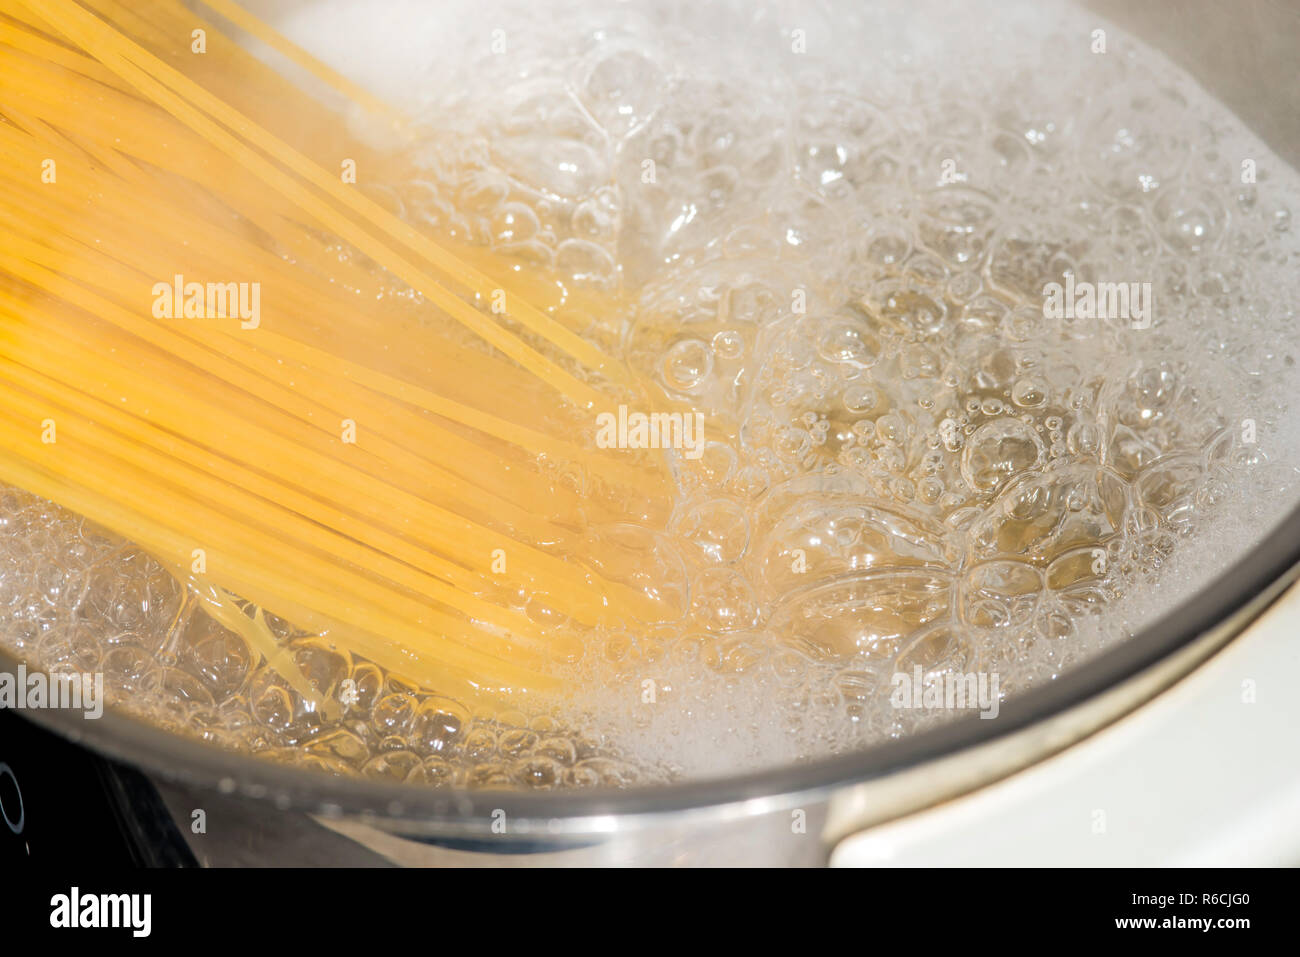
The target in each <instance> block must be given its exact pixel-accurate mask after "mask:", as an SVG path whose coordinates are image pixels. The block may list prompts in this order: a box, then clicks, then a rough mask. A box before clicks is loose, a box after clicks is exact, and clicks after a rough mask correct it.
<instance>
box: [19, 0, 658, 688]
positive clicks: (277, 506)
mask: <svg viewBox="0 0 1300 957" xmlns="http://www.w3.org/2000/svg"><path fill="white" fill-rule="evenodd" d="M209 6H210V7H211V8H212V10H213V11H214V12H215V13H216V14H217V15H218V16H219V17H220V18H222V19H223V20H224V21H226V22H229V23H232V24H234V26H235V27H236V28H237V29H238V30H240V31H244V32H247V33H249V34H251V35H252V36H254V37H256V39H257V40H258V41H260V42H262V43H265V44H267V45H268V46H269V47H270V48H271V49H273V50H274V51H276V54H277V55H279V56H282V57H284V58H286V59H287V60H288V61H290V62H291V63H293V64H294V65H295V67H296V68H298V69H300V70H302V71H305V73H306V74H308V75H310V76H311V77H312V78H314V80H318V81H321V82H323V83H324V84H326V85H327V86H328V87H329V89H330V90H331V91H332V95H339V96H341V97H342V98H343V100H344V101H345V102H346V104H347V105H348V108H349V109H352V110H362V111H364V112H365V113H366V114H367V115H368V116H369V117H370V118H371V120H372V121H373V122H374V123H375V124H378V125H379V126H382V127H384V128H385V129H387V130H389V131H390V132H391V133H392V135H393V136H394V137H395V138H396V139H397V140H398V141H400V140H401V139H402V138H403V137H409V136H410V135H411V132H410V130H409V128H407V126H406V124H405V121H404V120H403V118H402V117H400V116H399V115H398V114H396V112H395V111H393V110H391V109H389V108H388V107H386V106H385V105H384V104H382V103H380V102H378V101H376V100H375V99H374V98H373V97H371V96H370V95H369V94H367V93H365V92H364V91H361V90H359V89H357V88H356V87H354V86H353V85H351V84H350V83H349V82H348V81H346V80H345V79H343V78H342V77H339V76H338V75H337V74H334V73H333V72H332V71H330V70H329V69H328V68H326V67H324V66H322V65H320V64H318V63H316V62H315V61H314V60H312V59H311V58H310V57H309V56H307V55H306V54H305V53H303V52H302V51H300V50H297V49H296V48H294V47H293V46H292V45H290V44H289V43H288V42H287V41H285V40H283V38H281V37H279V36H278V35H277V34H275V33H274V31H272V30H270V28H268V27H266V26H265V25H264V24H262V23H261V22H260V21H258V20H256V19H255V18H253V17H252V16H251V15H249V14H248V13H247V12H245V11H243V10H242V9H241V8H239V7H238V6H236V5H234V4H233V3H231V2H229V0H215V2H211V3H209ZM199 29H201V30H203V31H205V33H206V38H207V40H206V44H207V46H206V50H205V51H204V52H203V53H202V54H201V55H196V54H193V53H191V52H188V51H190V46H189V44H190V42H191V38H192V37H193V36H194V35H195V34H194V31H196V30H199ZM234 32H236V31H234V30H232V31H230V33H229V34H228V33H227V32H224V31H223V30H222V29H221V28H219V27H218V26H217V25H215V22H214V21H209V20H201V19H199V17H198V16H196V14H195V13H193V12H192V11H190V10H189V9H187V8H186V7H185V6H184V5H183V4H181V3H178V2H172V0H150V2H144V3H134V4H132V5H131V6H130V7H129V8H128V7H126V6H125V5H123V4H118V3H115V2H113V0H84V2H81V3H78V2H74V0H4V2H3V3H2V4H0V180H2V181H3V187H2V188H0V231H2V238H0V480H3V481H5V482H8V483H11V484H14V485H18V486H21V487H24V488H26V489H28V490H30V491H32V492H34V493H36V494H38V495H41V496H44V497H46V498H49V499H51V500H52V501H55V502H57V503H59V504H62V505H64V506H66V507H68V508H70V509H72V510H74V511H76V512H79V513H81V514H83V515H85V516H86V517H88V518H90V519H92V520H93V521H95V522H96V523H98V524H100V525H102V526H104V527H106V528H108V529H110V530H112V531H114V532H116V533H118V534H120V535H122V536H123V537H125V538H128V539H131V540H133V541H135V542H136V543H138V544H139V545H141V546H142V547H144V548H146V549H147V550H148V551H150V552H151V553H153V554H154V555H155V556H157V557H158V558H159V560H160V561H162V562H163V563H164V564H165V565H167V566H168V567H169V568H172V569H174V570H175V571H176V573H177V574H178V575H180V576H182V577H191V578H193V579H194V580H195V584H196V586H201V587H202V588H204V589H206V590H207V593H208V594H233V595H238V596H240V597H241V598H243V599H246V600H247V601H249V602H251V603H252V604H253V605H255V606H257V607H258V608H265V609H266V610H268V611H270V612H273V613H274V614H276V615H277V616H279V617H281V618H283V619H286V620H288V621H291V622H293V623H294V624H295V625H297V626H298V627H300V628H305V629H309V630H312V631H317V632H320V633H322V634H324V635H326V636H328V638H329V640H331V641H334V642H335V643H336V644H338V645H339V646H340V647H343V648H346V649H347V650H348V651H350V652H351V653H353V654H355V655H357V656H360V657H363V658H366V659H369V660H371V661H373V662H375V663H376V664H379V665H380V666H382V667H385V668H388V669H390V670H392V671H394V672H396V673H398V674H400V675H402V676H404V677H406V678H407V679H409V680H411V681H413V682H415V683H416V684H419V685H421V686H424V687H427V688H430V689H433V690H437V691H439V692H440V693H443V694H449V695H452V696H455V697H459V698H460V699H461V700H463V701H465V702H467V703H470V704H474V705H480V706H483V707H495V706H497V705H499V704H500V703H501V702H502V700H503V699H506V698H510V699H512V701H513V700H515V699H517V698H518V697H519V696H521V695H523V696H532V695H554V694H556V693H558V692H560V691H561V690H562V689H561V688H560V686H559V684H558V682H557V681H556V679H555V678H554V677H553V675H552V673H551V672H552V670H553V666H554V665H555V663H556V662H558V661H563V660H566V659H568V658H571V657H572V656H574V655H576V654H579V653H581V642H582V640H583V636H584V635H585V634H586V633H587V631H589V630H590V629H591V628H592V627H593V626H597V625H600V624H604V623H610V622H621V621H629V620H632V621H636V620H645V621H655V620H660V619H661V618H662V617H663V610H662V608H661V607H660V603H661V600H660V597H659V596H658V595H657V594H656V593H655V592H654V590H653V588H649V589H647V588H645V587H643V586H642V584H641V583H639V582H638V578H637V575H636V571H637V569H636V567H635V562H636V557H635V556H630V557H629V556H627V555H625V554H623V553H622V552H621V551H620V550H619V549H618V548H616V547H612V546H608V545H607V544H606V543H605V541H604V540H603V539H600V538H599V537H595V536H593V535H592V534H591V528H592V527H593V525H599V524H604V523H610V522H618V521H624V520H632V521H638V522H644V521H647V520H651V519H652V518H653V517H655V516H659V517H662V515H663V512H664V509H665V507H666V502H667V497H668V492H667V483H666V479H665V475H664V473H663V468H662V464H661V463H660V462H658V461H657V460H655V459H654V458H649V457H642V458H628V457H626V456H622V457H621V456H620V455H619V454H618V453H613V454H611V453H606V452H603V451H597V450H593V449H592V448H590V447H589V446H588V445H586V444H584V443H583V442H582V441H581V440H577V441H575V438H574V436H575V435H580V434H581V433H582V432H583V431H584V430H585V429H587V426H588V423H589V421H590V413H591V410H592V409H593V408H595V407H596V406H597V405H604V406H606V407H608V406H609V405H610V404H613V403H614V402H616V401H620V400H626V397H627V396H630V395H632V396H636V395H640V396H644V395H645V394H646V392H645V390H646V387H645V386H644V385H643V384H641V383H639V382H638V381H637V380H636V379H635V377H634V376H633V375H632V374H631V373H630V372H629V371H628V370H627V369H626V368H625V367H623V366H622V365H621V364H620V363H619V362H617V361H616V360H614V359H612V358H610V357H609V356H607V355H605V354H604V353H603V352H601V351H600V350H599V349H598V348H596V347H595V346H594V345H593V344H592V343H591V342H589V341H588V340H587V339H586V338H584V337H582V336H579V335H578V334H577V333H576V331H575V329H576V328H577V327H578V326H579V325H580V324H581V322H582V320H581V319H580V318H575V317H574V316H572V315H568V316H566V314H565V310H564V308H563V307H564V305H565V304H566V303H568V302H576V301H577V299H578V298H582V299H583V310H582V311H584V312H587V313H590V312H592V311H595V310H599V309H600V308H608V309H618V308H620V303H619V301H618V299H617V297H614V296H611V297H607V298H606V299H604V300H601V299H599V298H594V297H593V296H591V294H589V293H584V294H581V297H577V296H573V297H571V295H570V294H569V293H568V292H567V291H566V292H565V293H564V294H563V295H561V296H560V297H559V298H558V299H556V300H553V301H551V302H546V303H543V304H540V305H535V304H533V303H531V302H529V301H528V299H527V298H526V297H525V296H524V295H523V294H521V290H524V289H528V290H533V291H536V290H546V289H554V288H555V286H556V284H555V283H554V282H551V281H549V280H548V279H547V278H546V277H538V276H536V275H535V274H531V273H529V272H528V271H527V270H524V269H520V268H516V267H515V266H513V265H511V264H506V263H499V262H495V261H493V260H491V259H490V258H487V257H485V256H484V255H483V253H482V252H481V251H472V252H471V251H468V250H465V251H463V252H464V253H465V255H459V254H458V251H457V250H455V249H452V248H449V247H448V246H446V245H445V244H444V243H440V242H437V241H435V240H434V239H433V238H432V237H430V236H428V235H426V234H425V233H423V232H420V231H419V230H417V229H415V228H414V227H413V226H411V225H410V224H409V223H407V222H405V221H404V220H403V219H401V218H400V217H399V216H397V215H395V214H394V213H393V212H392V211H390V210H388V209H386V208H384V206H383V205H381V204H380V203H378V202H376V201H374V200H373V199H371V198H369V197H368V196H367V195H366V193H365V192H364V191H363V190H361V189H359V188H358V187H357V186H355V185H352V184H350V183H345V182H343V180H342V179H341V178H340V177H339V176H338V174H337V173H330V172H327V171H326V170H327V169H328V168H330V167H331V166H332V167H334V168H337V166H338V163H339V162H340V160H341V159H353V160H354V161H355V158H356V157H361V158H362V162H363V163H364V165H365V168H367V169H369V170H374V171H379V172H380V173H381V174H382V175H383V176H384V177H400V176H401V175H402V168H403V164H402V162H401V161H398V160H396V159H394V158H393V157H392V156H390V155H388V154H385V153H384V152H383V151H382V150H376V149H366V148H365V146H364V145H362V144H360V143H357V142H354V141H352V140H350V139H349V138H347V137H345V136H343V135H342V134H341V133H340V130H341V129H343V127H344V120H343V119H342V118H341V117H340V115H339V113H338V112H337V110H336V109H333V108H331V107H330V106H329V105H327V104H326V103H325V102H324V101H323V100H318V99H317V98H316V97H315V96H312V95H308V94H307V93H305V92H304V91H303V90H302V89H300V88H299V87H298V86H297V85H296V84H294V83H291V82H289V81H288V80H287V79H286V78H285V75H284V74H282V73H281V72H279V71H277V70H274V69H271V68H269V67H268V66H267V65H266V64H264V63H263V62H261V61H260V60H258V59H257V58H255V57H253V56H251V55H250V54H248V53H247V52H246V51H245V50H244V48H243V47H242V46H241V45H240V44H239V43H238V42H236V41H235V39H234V38H233V36H232V34H233V33H234ZM470 259H473V260H474V264H473V265H471V264H470V262H469V261H468V260H470ZM204 280H206V281H207V285H206V287H205V284H204ZM213 284H216V285H218V286H220V287H221V289H222V290H227V291H230V293H231V295H232V296H235V297H236V298H235V299H234V300H233V301H232V302H233V303H234V304H239V305H241V306H243V305H247V302H245V301H244V300H240V299H238V295H243V294H244V292H245V288H246V287H248V288H250V289H251V287H252V285H254V284H255V285H256V287H257V289H258V290H259V304H258V308H257V310H256V311H257V313H258V315H257V316H256V317H253V316H252V314H251V313H249V314H245V313H244V312H243V311H239V310H236V309H234V308H218V309H217V310H216V313H217V314H216V315H206V314H203V310H202V307H203V305H204V304H205V303H208V302H211V299H212V292H211V290H212V287H213ZM173 288H174V290H175V293H176V295H175V296H172V290H173ZM205 290H206V295H207V299H205V298H204V294H205ZM249 295H250V296H251V292H250V293H249ZM196 296H197V298H195V297H196ZM160 297H161V298H162V299H165V300H167V301H168V302H171V303H172V305H174V307H175V309H174V311H173V310H172V309H171V307H170V306H166V307H163V308H161V309H160V307H159V302H160ZM245 298H246V299H247V298H248V297H245ZM173 300H174V301H173ZM503 300H504V304H505V308H504V310H503V314H502V315H497V314H496V313H495V312H493V311H489V308H488V306H489V303H491V304H493V305H498V304H500V303H501V302H502V301H503ZM223 301H224V300H223ZM227 305H231V303H227ZM189 306H195V309H194V312H195V313H197V314H196V315H190V313H189V312H188V311H187V307H189ZM254 319H255V321H254ZM196 556H201V559H200V558H196ZM213 604H214V607H216V608H219V609H220V610H219V611H214V614H217V615H219V616H224V619H223V620H225V621H226V623H227V624H234V625H235V626H236V630H239V631H240V632H241V633H245V634H246V637H248V636H251V638H250V641H260V638H258V634H259V633H258V629H257V627H256V625H255V624H254V623H255V622H257V621H259V619H257V618H256V617H253V618H249V617H248V616H247V615H243V616H242V617H241V618H239V619H238V620H235V619H231V618H230V615H231V614H232V613H231V612H230V611H229V608H228V607H227V606H226V605H225V604H224V603H223V602H221V601H220V600H214V602H213ZM234 614H239V615H242V613H241V612H235V613H234ZM257 647H258V650H260V651H261V652H262V653H263V654H265V655H266V656H267V657H268V660H270V659H272V658H276V659H277V660H279V659H280V658H282V657H283V656H279V655H277V654H276V653H275V652H274V649H272V648H270V647H269V646H267V645H266V644H265V643H261V644H258V645H257ZM295 680H296V681H297V682H298V686H300V685H301V676H296V678H295Z"/></svg>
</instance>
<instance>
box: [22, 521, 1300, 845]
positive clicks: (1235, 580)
mask: <svg viewBox="0 0 1300 957" xmlns="http://www.w3.org/2000/svg"><path fill="white" fill-rule="evenodd" d="M1295 572H1300V506H1297V507H1296V508H1295V509H1293V510H1292V511H1291V512H1290V513H1289V514H1288V515H1287V516H1286V517H1285V518H1284V519H1283V520H1282V521H1281V522H1280V523H1278V524H1277V525H1276V526H1274V528H1273V529H1272V531H1270V532H1269V533H1268V534H1267V535H1266V536H1265V537H1264V538H1263V539H1262V540H1261V541H1259V543H1258V544H1257V545H1256V546H1255V547H1254V548H1252V549H1251V550H1250V551H1248V552H1247V553H1246V554H1245V555H1244V556H1242V557H1241V558H1240V559H1239V560H1237V561H1236V562H1234V563H1233V564H1232V565H1231V566H1229V568H1228V569H1226V570H1225V571H1223V572H1221V573H1220V574H1219V575H1217V576H1215V577H1214V578H1213V579H1212V580H1211V581H1210V582H1209V583H1208V584H1207V585H1206V586H1205V587H1203V588H1201V589H1199V590H1198V591H1197V592H1196V593H1195V594H1194V595H1193V596H1192V597H1191V598H1189V599H1188V600H1186V601H1184V602H1183V603H1182V604H1180V605H1178V606H1177V607H1175V608H1173V609H1171V610H1170V611H1168V612H1166V613H1165V614H1164V615H1162V616H1161V617H1160V618H1158V619H1156V620H1155V621H1154V622H1152V623H1150V624H1149V625H1147V626H1146V627H1145V628H1143V629H1142V630H1141V631H1139V632H1138V634H1136V635H1134V636H1133V637H1132V638H1130V639H1128V640H1126V641H1123V642H1121V643H1119V644H1117V645H1115V646H1114V647H1112V648H1109V649H1107V650H1105V651H1103V652H1101V653H1099V654H1098V655H1097V656H1096V657H1094V658H1093V659H1092V660H1090V661H1088V662H1085V663H1084V664H1082V665H1080V666H1078V667H1077V668H1074V669H1072V670H1070V671H1068V672H1066V673H1065V674H1064V675H1063V676H1061V677H1060V678H1058V679H1057V680H1055V681H1053V682H1052V683H1051V684H1050V685H1047V686H1045V687H1041V688H1035V689H1032V690H1030V691H1027V692H1026V693H1024V694H1023V695H1019V696H1016V697H1013V698H1012V699H1011V700H1009V701H1006V702H1003V703H1002V705H1001V707H1000V712H999V715H998V717H997V718H996V719H994V720H981V719H980V718H979V716H978V715H976V714H973V713H972V714H970V715H969V716H964V717H962V718H958V719H955V720H952V721H949V722H946V723H944V724H943V725H941V726H939V727H937V728H933V729H930V730H926V731H923V732H920V733H917V734H914V735H909V736H907V737H905V738H902V739H898V740H893V741H888V742H885V743H883V744H879V745H875V746H873V747H870V748H866V749H863V750H861V751H854V752H850V753H846V754H840V755H833V756H829V757H823V758H817V759H814V760H810V761H807V762H802V763H799V764H794V765H783V766H779V767H774V768H767V769H763V770H759V771H753V772H746V773H743V774H739V775H732V776H728V777H718V778H704V779H698V778H697V779H694V780H689V781H683V782H680V783H674V784H665V785H645V786H639V787H633V788H626V789H619V788H592V789H581V790H578V789H558V790H554V791H544V792H529V791H521V790H501V789H467V788H453V787H421V786H416V785H407V784H398V783H392V784H390V783H384V782H376V781H373V780H368V779H363V778H346V777H340V776H335V775H330V774H327V773H325V772H320V771H312V770H308V769H305V768H296V767H292V766H288V765H281V764H276V763H274V762H272V761H269V760H266V759H261V758H257V757H255V756H252V755H247V754H240V753H238V752H234V751H229V750H225V749H222V748H219V747H217V746H215V745H211V744H207V743H204V742H201V741H197V740H194V739H189V738H185V737H182V736H180V735H177V734H173V733H172V732H168V731H164V730H162V729H160V728H157V727H155V726H153V725H150V724H148V723H146V722H144V721H143V720H141V719H138V718H135V717H132V716H129V715H126V714H122V713H120V712H116V711H112V710H106V711H105V712H104V714H103V716H102V717H101V718H100V719H98V720H95V721H87V720H85V719H84V718H82V717H81V716H80V714H79V713H76V712H60V711H57V710H44V711H38V712H31V713H30V717H32V718H33V719H34V720H35V721H36V722H37V723H38V724H41V725H43V726H45V727H48V728H50V729H51V730H54V731H56V732H57V733H59V734H61V735H63V736H64V737H67V738H70V739H71V740H73V741H75V742H78V743H82V744H85V745H86V746H88V747H91V748H93V749H95V750H97V751H101V752H103V753H105V754H107V755H109V756H110V757H113V758H115V759H118V760H121V761H123V762H125V763H128V764H131V765H134V766H136V767H138V768H141V769H143V770H147V771H150V772H153V773H156V774H158V775H160V776H162V777H163V778H165V779H167V780H171V781H174V782H176V783H180V784H187V785H192V786H199V787H204V788H212V787H215V788H216V789H217V790H218V791H220V792H221V793H224V794H238V795H240V796H244V797H249V798H253V799H267V800H270V801H273V802H274V803H275V805H276V806H277V807H279V808H281V809H288V808H290V807H292V808H296V809H299V810H306V811H310V812H315V813H323V814H327V815H338V814H361V815H365V816H370V815H378V816H381V817H388V818H399V819H406V820H428V821H437V820H446V821H461V822H464V821H466V820H467V819H470V818H476V817H481V816H486V815H489V814H491V813H493V812H498V811H504V812H505V813H506V814H507V815H508V816H510V817H512V818H514V819H516V820H521V819H522V820H543V819H561V820H572V819H575V818H596V817H604V816H609V815H618V816H624V815H646V814H662V813H667V812H673V811H685V810H690V809H695V808H705V807H718V806H722V805H731V804H738V803H743V802H746V801H753V800H756V799H772V798H775V797H780V796H793V795H798V794H807V793H823V792H828V791H830V790H832V789H836V788H839V787H847V786H851V785H855V784H860V783H863V782H867V781H871V780H874V779H879V778H883V777H886V776H889V775H893V774H897V773H899V772H902V771H906V770H909V769H914V768H916V767H918V766H920V765H923V764H926V763H928V762H934V761H937V760H939V759H942V758H951V757H953V756H955V755H957V754H959V753H960V752H963V751H967V750H969V749H972V748H975V747H977V746H983V745H987V744H990V743H992V742H995V741H998V740H1000V739H1003V738H1006V737H1008V736H1010V735H1013V734H1015V733H1017V732H1021V731H1024V730H1026V729H1028V728H1030V727H1031V726H1034V725H1036V724H1039V723H1042V722H1046V721H1047V720H1048V719H1051V718H1055V717H1058V716H1060V715H1062V714H1063V713H1064V712H1067V711H1069V710H1071V709H1073V708H1076V707H1078V706H1080V705H1083V704H1084V703H1085V702H1087V701H1089V700H1090V699H1093V698H1095V697H1097V696H1099V695H1101V694H1102V693H1104V692H1107V691H1110V690H1112V689H1114V688H1115V687H1116V686H1117V685H1120V684H1122V683H1124V682H1125V681H1127V680H1129V679H1131V678H1134V677H1135V676H1137V675H1139V674H1141V673H1142V672H1144V671H1146V670H1147V669H1149V668H1152V667H1154V666H1156V665H1158V664H1159V663H1160V662H1161V661H1162V660H1164V659H1166V658H1167V657H1169V656H1171V655H1173V654H1174V653H1175V652H1177V651H1179V650H1180V649H1183V648H1184V647H1185V646H1187V645H1190V644H1191V643H1193V642H1194V641H1196V639H1197V638H1199V637H1201V636H1202V635H1204V634H1206V633H1208V632H1210V631H1211V630H1213V629H1215V628H1216V627H1218V626H1220V625H1222V624H1223V623H1225V622H1226V621H1227V620H1228V619H1230V618H1231V617H1232V616H1233V615H1235V614H1237V613H1239V612H1241V611H1242V610H1243V609H1245V608H1246V607H1247V606H1248V605H1249V604H1250V603H1251V602H1252V601H1253V600H1255V599H1256V598H1257V597H1258V596H1260V595H1261V594H1263V593H1264V592H1266V591H1267V590H1268V589H1269V588H1270V586H1274V585H1277V584H1278V583H1279V582H1282V581H1283V580H1286V579H1288V578H1289V577H1290V576H1291V574H1292V573H1295ZM17 664H18V659H17V658H16V657H14V656H13V655H12V654H10V653H9V652H8V651H0V666H3V667H4V668H7V669H13V668H16V666H17ZM1035 759H1036V758H1035Z"/></svg>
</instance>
